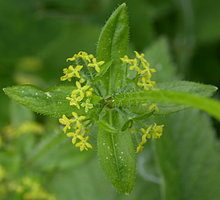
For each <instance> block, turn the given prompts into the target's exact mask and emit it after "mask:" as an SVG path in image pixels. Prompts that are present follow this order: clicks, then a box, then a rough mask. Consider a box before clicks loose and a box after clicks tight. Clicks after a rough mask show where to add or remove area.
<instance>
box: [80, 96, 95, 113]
mask: <svg viewBox="0 0 220 200" xmlns="http://www.w3.org/2000/svg"><path fill="white" fill-rule="evenodd" d="M81 106H82V107H84V108H85V112H88V111H89V109H92V108H93V104H91V103H90V99H87V100H86V102H83V103H82V104H81Z"/></svg>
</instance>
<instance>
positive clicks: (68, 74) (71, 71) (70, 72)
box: [60, 65, 83, 81]
mask: <svg viewBox="0 0 220 200" xmlns="http://www.w3.org/2000/svg"><path fill="white" fill-rule="evenodd" d="M82 68H83V66H82V65H77V66H76V67H75V68H74V67H73V66H72V65H70V66H69V67H68V68H64V69H63V73H64V74H65V75H64V76H61V78H60V80H61V81H65V80H68V81H71V78H72V77H74V76H75V77H77V78H81V77H80V74H79V71H80V70H81V69H82Z"/></svg>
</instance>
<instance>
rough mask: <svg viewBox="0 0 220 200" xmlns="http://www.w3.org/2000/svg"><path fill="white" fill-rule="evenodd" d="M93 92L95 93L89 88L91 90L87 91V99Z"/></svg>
mask: <svg viewBox="0 0 220 200" xmlns="http://www.w3.org/2000/svg"><path fill="white" fill-rule="evenodd" d="M93 91H94V89H93V88H89V89H88V90H87V91H86V97H91V96H92V92H93Z"/></svg>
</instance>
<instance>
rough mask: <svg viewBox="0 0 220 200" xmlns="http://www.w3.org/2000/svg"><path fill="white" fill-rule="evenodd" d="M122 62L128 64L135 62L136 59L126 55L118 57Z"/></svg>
mask: <svg viewBox="0 0 220 200" xmlns="http://www.w3.org/2000/svg"><path fill="white" fill-rule="evenodd" d="M120 59H121V61H122V62H124V63H128V64H131V65H132V64H137V59H129V58H128V56H124V57H123V58H120Z"/></svg>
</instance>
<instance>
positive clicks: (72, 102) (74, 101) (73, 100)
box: [66, 96, 80, 109]
mask: <svg viewBox="0 0 220 200" xmlns="http://www.w3.org/2000/svg"><path fill="white" fill-rule="evenodd" d="M66 99H67V100H69V101H70V105H71V106H76V107H77V108H78V109H80V105H79V103H78V100H77V98H76V96H71V97H66Z"/></svg>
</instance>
